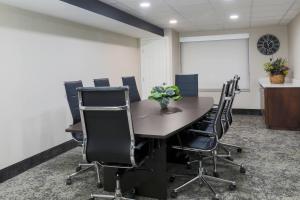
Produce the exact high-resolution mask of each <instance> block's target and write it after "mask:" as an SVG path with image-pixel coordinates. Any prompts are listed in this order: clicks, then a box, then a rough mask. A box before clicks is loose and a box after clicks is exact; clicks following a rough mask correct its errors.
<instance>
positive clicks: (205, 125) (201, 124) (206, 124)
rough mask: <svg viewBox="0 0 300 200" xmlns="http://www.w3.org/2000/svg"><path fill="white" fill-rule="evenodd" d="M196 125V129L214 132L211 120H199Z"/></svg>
mask: <svg viewBox="0 0 300 200" xmlns="http://www.w3.org/2000/svg"><path fill="white" fill-rule="evenodd" d="M196 126H197V129H198V130H201V131H206V132H211V133H213V132H214V126H213V123H212V122H211V123H210V122H204V121H200V122H199V123H198V124H197V125H196Z"/></svg>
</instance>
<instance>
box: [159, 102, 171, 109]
mask: <svg viewBox="0 0 300 200" xmlns="http://www.w3.org/2000/svg"><path fill="white" fill-rule="evenodd" d="M168 104H169V102H159V105H160V109H161V110H166V109H168Z"/></svg>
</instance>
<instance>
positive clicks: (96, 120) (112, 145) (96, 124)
mask: <svg viewBox="0 0 300 200" xmlns="http://www.w3.org/2000/svg"><path fill="white" fill-rule="evenodd" d="M78 92H79V99H80V113H81V117H82V128H83V133H84V138H85V139H84V141H86V148H85V149H84V154H85V157H86V160H87V162H89V163H94V164H95V165H100V166H102V167H109V168H115V169H117V173H116V188H115V194H114V195H98V194H91V199H94V198H98V197H99V198H109V199H117V200H121V199H128V198H125V197H123V196H122V192H121V185H120V176H122V174H123V173H125V172H126V171H127V170H130V169H134V168H138V167H140V166H141V165H142V164H143V163H144V161H145V159H146V158H147V155H148V150H149V146H148V143H147V141H146V140H139V142H137V141H136V139H135V136H134V132H133V124H132V119H131V113H130V101H129V88H128V87H98V88H80V89H78Z"/></svg>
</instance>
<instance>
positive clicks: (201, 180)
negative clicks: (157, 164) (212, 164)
mask: <svg viewBox="0 0 300 200" xmlns="http://www.w3.org/2000/svg"><path fill="white" fill-rule="evenodd" d="M175 176H178V175H175ZM208 180H210V181H216V182H221V183H227V184H230V185H229V189H230V190H234V189H236V183H235V181H229V180H225V179H221V178H216V177H212V176H208V175H206V174H205V171H204V168H203V167H202V160H199V170H198V175H197V176H196V177H194V178H193V179H191V180H189V181H188V182H186V183H184V184H183V185H181V186H179V187H177V188H175V189H173V190H172V191H171V197H172V198H176V197H177V192H178V191H179V190H181V189H182V188H184V187H186V186H188V185H190V184H191V183H194V182H196V181H199V184H200V185H202V184H205V185H206V186H207V187H208V188H209V190H210V191H211V192H212V193H213V194H214V197H213V199H214V200H218V199H220V196H219V194H218V193H217V192H216V191H215V189H214V188H213V187H212V186H211V184H210V183H208V182H207V181H208Z"/></svg>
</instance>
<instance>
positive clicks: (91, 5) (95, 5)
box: [61, 0, 164, 36]
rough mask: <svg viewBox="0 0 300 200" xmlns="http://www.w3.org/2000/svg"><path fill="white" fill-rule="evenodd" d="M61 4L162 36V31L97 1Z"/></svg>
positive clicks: (78, 0) (72, 0)
mask: <svg viewBox="0 0 300 200" xmlns="http://www.w3.org/2000/svg"><path fill="white" fill-rule="evenodd" d="M61 1H63V2H66V3H69V4H71V5H73V6H77V7H79V8H82V9H85V10H88V11H91V12H94V13H97V14H99V15H103V16H105V17H109V18H111V19H114V20H117V21H119V22H122V23H125V24H128V25H130V26H134V27H136V28H140V29H142V30H145V31H149V32H151V33H154V34H156V35H160V36H164V29H162V28H160V27H158V26H156V25H154V24H151V23H149V22H146V21H145V20H142V19H140V18H138V17H136V16H133V15H131V14H129V13H127V12H124V11H122V10H120V9H118V8H115V7H113V6H111V5H109V4H106V3H103V2H101V1H99V0H61Z"/></svg>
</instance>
